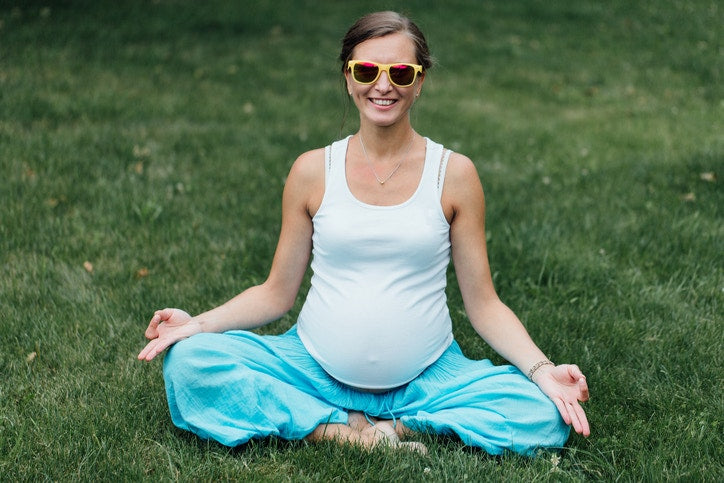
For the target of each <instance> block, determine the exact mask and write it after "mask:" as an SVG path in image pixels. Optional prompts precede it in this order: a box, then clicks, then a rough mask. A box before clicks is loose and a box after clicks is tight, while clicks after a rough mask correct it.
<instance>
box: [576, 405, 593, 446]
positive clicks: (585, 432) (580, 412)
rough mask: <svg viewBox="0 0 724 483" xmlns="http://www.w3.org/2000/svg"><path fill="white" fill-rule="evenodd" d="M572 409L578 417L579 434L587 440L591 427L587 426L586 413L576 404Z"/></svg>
mask: <svg viewBox="0 0 724 483" xmlns="http://www.w3.org/2000/svg"><path fill="white" fill-rule="evenodd" d="M574 409H575V410H576V414H577V415H578V421H580V423H581V432H580V433H579V434H582V435H583V436H585V437H586V438H587V437H589V436H590V435H591V427H590V425H589V424H588V418H587V417H586V412H585V411H584V410H583V408H582V407H581V405H580V404H576V405H575V407H574Z"/></svg>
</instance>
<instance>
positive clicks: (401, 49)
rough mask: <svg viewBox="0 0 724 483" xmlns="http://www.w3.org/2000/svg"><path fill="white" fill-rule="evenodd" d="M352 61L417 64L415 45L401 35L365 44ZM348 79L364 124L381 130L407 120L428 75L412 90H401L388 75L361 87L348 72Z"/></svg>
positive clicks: (358, 48) (415, 84) (367, 41)
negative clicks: (369, 123)
mask: <svg viewBox="0 0 724 483" xmlns="http://www.w3.org/2000/svg"><path fill="white" fill-rule="evenodd" d="M352 60H366V61H370V62H377V63H380V64H395V63H406V64H417V59H416V57H415V45H414V44H413V42H412V40H411V39H410V38H409V37H408V36H407V35H406V34H404V33H401V32H400V33H394V34H389V35H385V36H384V37H377V38H373V39H369V40H365V41H364V42H362V43H360V44H358V45H357V46H356V47H355V48H354V51H353V52H352ZM345 77H346V79H347V91H348V92H349V93H350V95H351V96H352V99H353V100H354V103H355V105H356V106H357V109H359V112H360V120H361V121H362V122H365V121H369V122H372V123H373V124H375V125H378V126H391V125H393V124H395V123H397V122H398V121H400V120H401V119H404V118H406V117H407V116H408V114H409V112H410V108H411V107H412V104H413V103H414V102H415V97H417V95H419V93H420V89H422V82H423V80H424V74H418V75H417V78H416V79H415V82H414V83H413V84H412V85H411V86H409V87H398V86H396V85H394V84H392V83H391V82H390V79H389V78H388V76H387V73H386V72H382V73H381V74H380V76H379V78H378V79H377V80H376V81H375V82H374V83H372V84H359V83H357V82H355V80H354V79H353V78H352V74H351V73H350V72H349V70H348V69H347V70H345Z"/></svg>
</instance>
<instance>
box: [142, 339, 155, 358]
mask: <svg viewBox="0 0 724 483" xmlns="http://www.w3.org/2000/svg"><path fill="white" fill-rule="evenodd" d="M155 345H156V340H155V339H154V340H152V341H151V342H149V343H148V344H146V347H144V348H143V350H142V351H141V352H140V353H139V354H138V360H139V361H142V360H147V361H150V360H151V359H153V358H154V357H155V356H156V354H153V347H154V346H155Z"/></svg>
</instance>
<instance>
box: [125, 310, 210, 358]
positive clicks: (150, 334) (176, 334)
mask: <svg viewBox="0 0 724 483" xmlns="http://www.w3.org/2000/svg"><path fill="white" fill-rule="evenodd" d="M199 332H201V327H200V326H199V324H198V323H197V322H195V321H194V320H193V319H192V317H191V316H190V315H189V314H187V313H186V312H184V311H183V310H180V309H163V310H157V311H156V312H155V313H154V314H153V317H152V318H151V321H150V322H149V323H148V328H146V333H145V335H146V338H147V339H149V341H150V342H149V343H148V344H146V347H144V348H143V350H142V351H141V353H140V354H138V359H139V360H146V361H150V360H152V359H153V358H154V357H156V356H157V355H158V354H160V353H161V352H163V351H164V350H166V349H167V348H168V347H170V346H171V345H173V344H175V343H176V342H178V341H180V340H181V339H185V338H187V337H191V336H192V335H194V334H198V333H199Z"/></svg>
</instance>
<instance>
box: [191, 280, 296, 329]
mask: <svg viewBox="0 0 724 483" xmlns="http://www.w3.org/2000/svg"><path fill="white" fill-rule="evenodd" d="M292 302H293V301H292ZM290 308H291V303H290V302H289V301H287V300H284V298H283V297H280V296H278V295H276V294H275V292H274V290H272V289H270V287H269V286H268V285H267V284H262V285H257V286H254V287H250V288H248V289H246V290H244V291H243V292H241V293H240V294H239V295H237V296H236V297H234V298H232V299H231V300H229V301H228V302H226V303H224V304H222V305H220V306H218V307H216V308H214V309H211V310H209V311H207V312H204V313H201V314H199V315H196V316H194V317H193V318H192V320H193V321H194V322H196V323H198V324H199V327H200V329H201V331H202V332H225V331H227V330H249V329H255V328H257V327H261V326H264V325H266V324H268V323H269V322H272V321H274V320H277V319H278V318H280V317H281V316H283V315H284V314H285V313H287V311H288V310H289V309H290Z"/></svg>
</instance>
